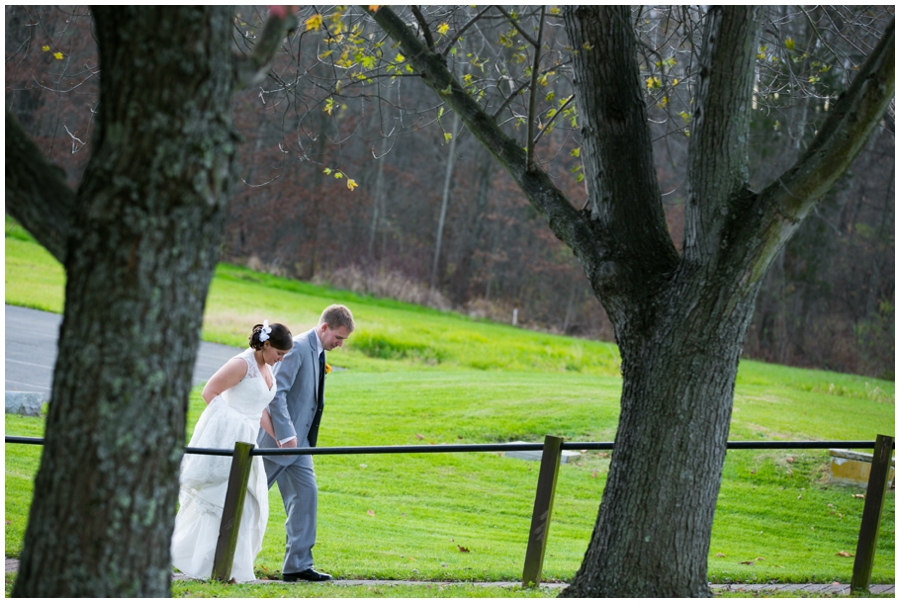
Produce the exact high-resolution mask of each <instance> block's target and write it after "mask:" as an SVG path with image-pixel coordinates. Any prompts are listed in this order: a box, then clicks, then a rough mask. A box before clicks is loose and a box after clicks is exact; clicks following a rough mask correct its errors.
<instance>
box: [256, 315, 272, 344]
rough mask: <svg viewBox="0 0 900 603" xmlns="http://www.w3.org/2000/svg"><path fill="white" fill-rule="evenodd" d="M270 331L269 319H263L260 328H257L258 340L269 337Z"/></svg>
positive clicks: (261, 340) (262, 340) (264, 339)
mask: <svg viewBox="0 0 900 603" xmlns="http://www.w3.org/2000/svg"><path fill="white" fill-rule="evenodd" d="M271 332H272V327H270V326H269V321H268V320H264V321H263V325H262V328H261V329H260V330H259V342H260V343H262V342H264V341H266V340H267V339H268V338H269V333H271Z"/></svg>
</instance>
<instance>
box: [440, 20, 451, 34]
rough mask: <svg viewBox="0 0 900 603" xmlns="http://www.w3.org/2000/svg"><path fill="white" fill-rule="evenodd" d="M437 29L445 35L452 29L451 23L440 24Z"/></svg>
mask: <svg viewBox="0 0 900 603" xmlns="http://www.w3.org/2000/svg"><path fill="white" fill-rule="evenodd" d="M437 30H438V33H439V34H441V35H442V36H445V35H447V32H448V31H450V25H449V24H447V23H441V24H440V25H438V28H437Z"/></svg>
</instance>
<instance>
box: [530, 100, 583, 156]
mask: <svg viewBox="0 0 900 603" xmlns="http://www.w3.org/2000/svg"><path fill="white" fill-rule="evenodd" d="M574 100H575V95H574V94H573V95H572V96H570V97H569V98H567V99H566V102H565V103H563V106H562V107H560V108H559V109H558V110H557V111H556V113H554V114H553V117H551V118H550V119H549V120H548V121H547V124H546V125H545V126H544V128H543V129H542V130H541V131H540V132H538V135H537V137H535V139H534V145H535V146H537V143H538V141H539V140H540V139H541V137H542V136H543V135H544V134H545V133H546V132H547V131H548V130H549V129H550V124H552V123H553V122H554V121H555V120H556V118H557V117H559V116H560V115H562V112H563V111H565V109H566V107H568V106H569V105H570V104H572V101H574Z"/></svg>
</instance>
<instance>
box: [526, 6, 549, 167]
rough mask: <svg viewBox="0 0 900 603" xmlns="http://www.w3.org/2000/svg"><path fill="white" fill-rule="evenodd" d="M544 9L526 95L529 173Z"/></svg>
mask: <svg viewBox="0 0 900 603" xmlns="http://www.w3.org/2000/svg"><path fill="white" fill-rule="evenodd" d="M544 9H545V7H544V6H541V25H540V27H539V28H538V39H537V43H536V44H535V45H534V62H533V63H532V65H531V91H530V94H529V95H528V142H527V143H526V147H525V153H526V158H525V165H526V169H527V170H528V171H529V172H530V171H532V170H534V146H535V141H534V122H535V115H534V104H535V95H537V79H538V69H539V68H540V63H541V38H542V37H543V35H544Z"/></svg>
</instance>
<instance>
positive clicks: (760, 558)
mask: <svg viewBox="0 0 900 603" xmlns="http://www.w3.org/2000/svg"><path fill="white" fill-rule="evenodd" d="M765 560H766V558H765V557H757V558H756V561H765Z"/></svg>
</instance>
